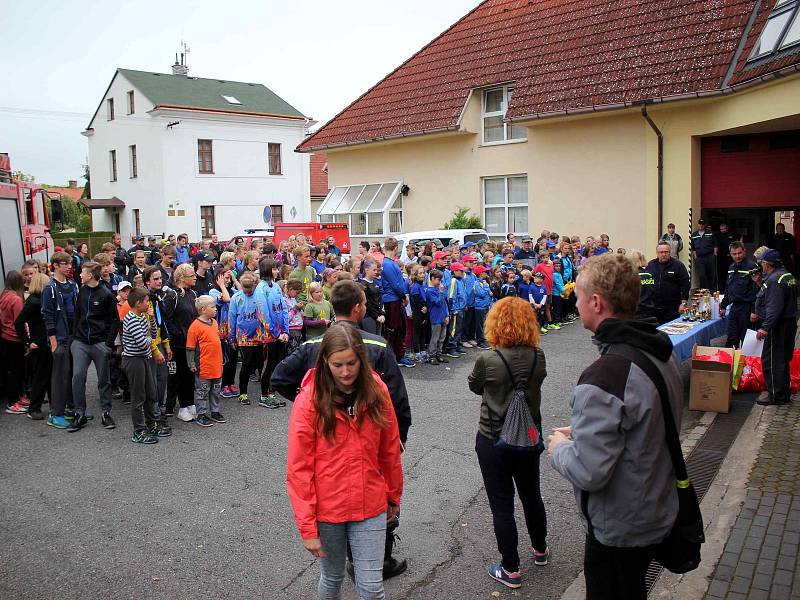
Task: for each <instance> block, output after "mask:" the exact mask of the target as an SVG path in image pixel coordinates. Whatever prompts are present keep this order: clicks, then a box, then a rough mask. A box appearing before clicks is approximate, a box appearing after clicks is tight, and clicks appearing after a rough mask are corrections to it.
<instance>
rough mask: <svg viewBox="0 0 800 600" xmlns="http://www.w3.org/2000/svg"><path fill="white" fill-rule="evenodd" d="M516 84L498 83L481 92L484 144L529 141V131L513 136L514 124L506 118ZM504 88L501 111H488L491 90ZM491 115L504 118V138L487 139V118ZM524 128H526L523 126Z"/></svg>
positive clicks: (482, 141) (492, 144)
mask: <svg viewBox="0 0 800 600" xmlns="http://www.w3.org/2000/svg"><path fill="white" fill-rule="evenodd" d="M514 87H515V86H514V85H496V86H494V87H490V88H486V89H485V90H483V91H482V92H481V143H482V145H484V146H497V145H500V144H518V143H520V142H527V141H528V136H527V133H526V135H525V137H522V138H511V137H509V136H510V135H511V131H512V124H511V123H509V122H508V121H507V120H506V113H507V112H508V102H509V95H510V94H512V93H513V91H514ZM498 90H502V92H503V101H502V102H501V104H500V110H499V111H487V110H486V101H487V98H488V95H489V92H496V91H498ZM489 117H500V118H501V119H502V120H503V139H502V140H494V141H487V140H486V119H487V118H489ZM523 129H524V128H523Z"/></svg>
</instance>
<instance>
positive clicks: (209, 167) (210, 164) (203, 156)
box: [197, 140, 214, 173]
mask: <svg viewBox="0 0 800 600" xmlns="http://www.w3.org/2000/svg"><path fill="white" fill-rule="evenodd" d="M197 164H198V171H199V172H200V173H213V172H214V158H213V152H212V149H211V140H197Z"/></svg>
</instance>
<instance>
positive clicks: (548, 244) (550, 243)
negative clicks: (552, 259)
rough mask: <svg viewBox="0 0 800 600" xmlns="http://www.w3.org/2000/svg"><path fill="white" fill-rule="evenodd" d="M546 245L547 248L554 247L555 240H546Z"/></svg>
mask: <svg viewBox="0 0 800 600" xmlns="http://www.w3.org/2000/svg"><path fill="white" fill-rule="evenodd" d="M547 247H548V248H555V247H556V242H555V240H547Z"/></svg>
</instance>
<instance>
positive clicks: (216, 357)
mask: <svg viewBox="0 0 800 600" xmlns="http://www.w3.org/2000/svg"><path fill="white" fill-rule="evenodd" d="M195 307H196V308H197V318H196V319H195V320H194V322H193V323H192V324H191V326H190V327H189V331H188V332H187V335H186V362H187V363H188V364H189V369H190V370H191V371H192V372H193V373H194V374H195V379H194V405H195V407H196V408H197V417H195V419H194V421H195V423H197V424H198V425H200V426H202V427H211V426H212V425H213V424H214V422H215V421H216V422H217V423H225V422H226V419H225V417H223V416H222V414H221V413H220V412H219V393H220V389H221V381H222V343H221V342H220V339H219V328H218V327H217V321H216V320H215V319H214V316H215V315H216V314H217V301H216V300H214V298H212V297H211V296H200V297H199V298H198V299H197V300H195ZM209 403H210V404H211V413H210V415H209V414H207V413H208V405H209Z"/></svg>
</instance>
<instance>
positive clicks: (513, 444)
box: [486, 350, 544, 454]
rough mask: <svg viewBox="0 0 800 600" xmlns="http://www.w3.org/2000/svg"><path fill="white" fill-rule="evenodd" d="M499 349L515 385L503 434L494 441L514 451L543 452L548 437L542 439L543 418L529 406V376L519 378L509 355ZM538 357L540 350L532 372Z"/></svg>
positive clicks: (534, 358)
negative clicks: (514, 371) (515, 374)
mask: <svg viewBox="0 0 800 600" xmlns="http://www.w3.org/2000/svg"><path fill="white" fill-rule="evenodd" d="M495 353H496V354H497V356H499V357H500V360H502V361H503V364H504V365H505V367H506V370H507V371H508V377H509V379H510V380H511V382H512V384H513V386H514V387H513V389H512V391H511V400H510V401H509V403H508V410H507V411H506V418H505V421H504V422H503V427H502V428H501V430H500V434H499V435H498V436H497V437H495V439H494V445H495V447H496V448H502V449H508V450H512V451H514V452H526V453H527V452H531V453H536V454H541V453H542V452H543V451H544V441H543V440H542V434H541V422H542V418H541V415H539V414H537V415H536V418H534V416H533V415H531V411H530V409H529V408H528V381H529V379H523V380H519V381H515V379H514V374H513V373H512V372H511V367H510V366H509V364H508V361H507V360H506V358H505V356H503V355H502V354H501V353H500V351H499V350H495ZM538 360H539V355H538V353H534V355H533V365H532V366H531V370H530V373H531V376H532V375H533V373H534V371H535V370H536V363H537V362H538ZM486 409H487V412H488V413H489V425H490V427H491V430H492V434H493V435H494V423H493V420H492V409H491V408H490V407H489V404H486Z"/></svg>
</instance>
